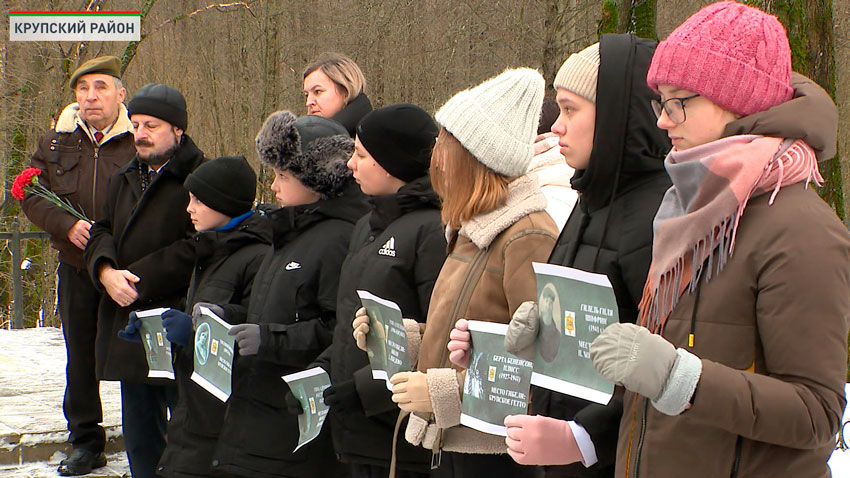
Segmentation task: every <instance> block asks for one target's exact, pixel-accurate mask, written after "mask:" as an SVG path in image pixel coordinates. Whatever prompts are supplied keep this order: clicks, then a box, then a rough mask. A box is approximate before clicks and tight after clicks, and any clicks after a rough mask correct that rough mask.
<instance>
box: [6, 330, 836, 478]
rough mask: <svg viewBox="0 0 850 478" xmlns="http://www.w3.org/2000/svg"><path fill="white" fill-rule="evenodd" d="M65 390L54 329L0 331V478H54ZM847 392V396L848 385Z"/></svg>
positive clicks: (107, 397)
mask: <svg viewBox="0 0 850 478" xmlns="http://www.w3.org/2000/svg"><path fill="white" fill-rule="evenodd" d="M64 387H65V346H64V342H63V339H62V332H61V331H60V330H59V329H55V328H41V329H25V330H11V331H9V330H3V329H0V478H13V477H14V478H45V477H55V476H57V473H56V468H57V466H58V465H59V461H60V460H62V459H63V458H64V457H65V455H64V453H63V452H62V451H59V448H61V442H62V441H64V440H65V438H66V437H67V435H66V432H65V418H64V416H63V415H62V395H63V393H64ZM847 392H848V396H850V385H848V387H847ZM101 397H102V401H103V407H104V425H105V426H106V427H107V430H108V434H109V435H110V436H111V437H113V438H115V435H116V434H118V433H120V423H121V408H120V392H119V389H118V384H117V383H116V382H103V383H102V384H101ZM843 423H844V424H845V431H846V433H847V438H846V440H847V441H848V445H850V409H848V411H846V412H845V414H844V422H843ZM10 442H12V443H13V444H16V443H17V444H18V446H27V447H30V448H31V449H32V453H30V455H31V456H34V457H37V456H38V455H39V453H41V454H45V453H47V456H45V457H43V458H35V461H31V460H28V459H23V460H22V461H23V463H20V462H18V463H15V464H3V463H4V462H3V461H2V458H3V456H4V455H3V454H4V452H5V453H6V457H7V458H8V456H9V450H10V447H11V446H12V445H10ZM113 451H115V453H112V454H110V455H109V457H108V460H109V463H108V464H107V466H106V467H105V468H102V469H100V470H97V471H96V472H95V473H92V474H91V475H87V476H89V477H92V478H95V477H96V478H99V477H110V478H112V477H129V476H130V475H129V471H128V466H127V458H126V455H125V454H124V453H122V452H120V451H119V450H113ZM24 455H26V453H25V454H24ZM6 463H8V462H6ZM829 465H830V467H831V469H832V476H833V477H835V478H850V450H847V451H841V450H836V451H835V453H833V455H832V458H831V459H830V460H829Z"/></svg>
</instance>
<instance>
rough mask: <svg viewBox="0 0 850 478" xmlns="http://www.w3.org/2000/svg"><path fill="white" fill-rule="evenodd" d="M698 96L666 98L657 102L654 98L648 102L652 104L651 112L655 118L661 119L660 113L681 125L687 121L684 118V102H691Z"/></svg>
mask: <svg viewBox="0 0 850 478" xmlns="http://www.w3.org/2000/svg"><path fill="white" fill-rule="evenodd" d="M697 96H699V94H696V95H691V96H688V97H685V98H667V99H666V100H664V101H658V100H656V99H655V98H653V99H651V100H649V101H650V103H652V111H654V112H655V117H656V118H660V117H661V111H662V110H663V111H664V112H666V113H667V117H668V118H670V121H672V122H673V123H675V124H682V123H684V122H685V120H686V119H688V118H687V117H686V116H685V102H686V101H688V100H692V99H694V98H696V97H697Z"/></svg>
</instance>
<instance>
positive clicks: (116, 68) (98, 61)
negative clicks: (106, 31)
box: [69, 56, 121, 90]
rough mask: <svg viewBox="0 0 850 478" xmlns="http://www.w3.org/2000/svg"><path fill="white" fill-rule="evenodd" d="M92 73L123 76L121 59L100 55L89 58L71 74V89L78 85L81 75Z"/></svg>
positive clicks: (116, 76)
mask: <svg viewBox="0 0 850 478" xmlns="http://www.w3.org/2000/svg"><path fill="white" fill-rule="evenodd" d="M90 73H103V74H104V75H109V76H114V77H115V78H121V60H119V59H118V57H114V56H99V57H97V58H92V59H91V60H88V61H87V62H85V63H83V64H82V65H80V67H79V68H77V69H76V70H74V73H73V74H72V75H71V81H70V82H69V84H70V85H71V89H72V90H73V89H74V88H76V87H77V80H79V79H80V77H81V76H83V75H88V74H90Z"/></svg>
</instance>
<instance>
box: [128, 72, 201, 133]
mask: <svg viewBox="0 0 850 478" xmlns="http://www.w3.org/2000/svg"><path fill="white" fill-rule="evenodd" d="M127 113H128V114H129V115H130V116H133V115H136V114H139V115H150V116H155V117H157V118H159V119H161V120H164V121H168V122H169V123H171V124H172V125H174V126H176V127H178V128H180V129H182V130H183V131H186V127H187V126H188V125H189V117H188V115H187V113H186V99H185V98H183V94H182V93H180V92H179V91H177V90H176V89H174V88H172V87H170V86H168V85H163V84H162V83H148V84H147V85H145V86H143V87H141V88H139V91H137V92H136V94H135V95H133V99H131V100H130V103H129V104H128V105H127Z"/></svg>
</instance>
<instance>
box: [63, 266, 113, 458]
mask: <svg viewBox="0 0 850 478" xmlns="http://www.w3.org/2000/svg"><path fill="white" fill-rule="evenodd" d="M58 296H59V317H60V319H61V320H62V334H63V335H64V336H65V352H66V354H67V359H68V360H67V366H66V367H65V399H64V402H63V404H62V409H63V411H64V412H65V419H66V420H67V421H68V431H69V432H70V437H69V438H68V441H69V442H71V446H72V447H74V448H83V449H86V450H89V451H93V452H95V453H100V452H102V451H103V447H104V444H105V442H106V435H105V433H104V431H103V427H101V426H100V422H102V421H103V409H102V408H101V405H100V382H98V380H97V376H96V374H95V354H94V344H95V337H96V336H97V305H98V301H99V300H100V294H99V293H98V292H97V290H96V289H95V288H94V285H92V281H91V279H90V278H89V274H88V272H87V271H86V270H85V269H81V270H77V269H76V268H75V267H73V266H70V265H68V264H64V263H59V290H58Z"/></svg>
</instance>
